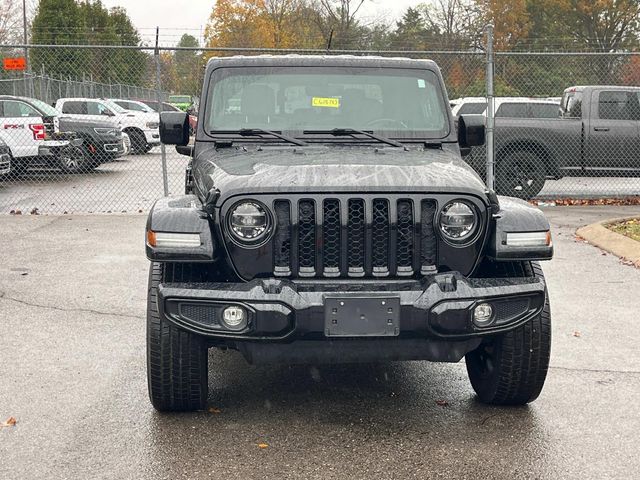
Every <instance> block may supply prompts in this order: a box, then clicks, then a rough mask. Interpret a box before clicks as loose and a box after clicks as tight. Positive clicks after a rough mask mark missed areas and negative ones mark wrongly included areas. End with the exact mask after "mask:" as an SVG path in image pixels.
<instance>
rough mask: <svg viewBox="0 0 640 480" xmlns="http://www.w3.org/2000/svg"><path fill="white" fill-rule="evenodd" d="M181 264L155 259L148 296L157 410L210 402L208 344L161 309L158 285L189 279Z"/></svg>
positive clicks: (149, 359) (152, 395)
mask: <svg viewBox="0 0 640 480" xmlns="http://www.w3.org/2000/svg"><path fill="white" fill-rule="evenodd" d="M184 267H185V266H183V265H180V264H162V263H157V262H153V263H152V264H151V268H150V271H149V292H148V300H147V382H148V386H149V398H150V400H151V403H152V404H153V406H154V407H155V409H156V410H159V411H162V412H185V411H193V410H203V409H204V408H205V407H206V405H207V395H208V371H207V370H208V362H207V352H208V350H207V346H206V343H204V341H203V339H202V338H201V337H198V336H196V335H193V334H191V333H189V332H186V331H184V330H181V329H179V328H177V327H176V326H175V325H173V324H172V323H170V322H168V321H167V319H166V318H164V317H163V316H162V315H160V313H159V312H158V303H157V299H158V285H159V284H160V283H162V282H172V281H188V278H187V277H188V276H189V272H188V269H187V268H184Z"/></svg>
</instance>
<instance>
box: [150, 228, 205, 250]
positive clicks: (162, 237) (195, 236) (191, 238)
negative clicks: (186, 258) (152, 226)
mask: <svg viewBox="0 0 640 480" xmlns="http://www.w3.org/2000/svg"><path fill="white" fill-rule="evenodd" d="M147 244H148V245H149V246H150V247H156V248H198V247H199V246H200V245H202V241H201V240H200V234H199V233H168V232H154V231H153V230H147Z"/></svg>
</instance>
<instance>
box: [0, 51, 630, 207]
mask: <svg viewBox="0 0 640 480" xmlns="http://www.w3.org/2000/svg"><path fill="white" fill-rule="evenodd" d="M24 48H25V47H24V46H20V45H16V46H0V54H1V55H2V56H3V57H17V56H22V55H24V53H23V52H24ZM27 50H28V68H27V70H26V71H25V72H7V71H4V72H0V213H10V212H12V211H13V212H21V213H30V212H34V213H35V212H38V213H64V212H68V213H73V212H77V213H81V212H82V213H84V212H138V211H147V210H148V209H149V208H150V206H151V205H152V204H153V202H154V201H155V199H157V198H158V197H160V196H162V195H164V194H181V193H183V191H184V172H185V168H186V166H187V163H188V161H189V159H188V157H185V156H182V155H179V154H178V153H177V152H176V151H175V149H173V148H168V147H167V148H166V150H165V149H164V147H162V146H161V145H160V140H159V132H158V122H159V114H158V111H159V110H173V109H184V110H188V111H189V113H190V114H191V116H190V119H191V125H192V126H193V127H194V128H195V125H196V122H197V108H198V104H199V98H198V97H199V92H200V88H201V84H202V75H203V71H204V69H203V67H204V65H205V64H206V61H207V60H208V58H210V57H212V56H221V55H225V56H228V55H235V54H242V55H253V54H296V53H298V54H314V53H315V54H341V53H342V54H353V55H363V54H375V55H383V56H395V57H397V56H404V57H411V58H429V59H432V60H434V61H436V62H437V63H438V65H439V66H440V68H441V70H442V72H443V76H444V79H445V82H446V86H447V90H448V94H449V97H450V99H451V100H452V108H453V112H454V113H455V114H460V115H467V114H479V115H485V116H486V115H487V113H488V112H487V109H486V104H487V100H486V97H485V96H486V84H487V78H486V71H487V68H486V64H487V56H486V54H485V53H484V52H481V51H477V52H475V51H474V52H469V51H458V52H426V51H413V52H406V51H381V52H378V51H376V52H372V51H331V52H326V51H321V50H318V51H313V50H274V49H237V50H236V49H187V48H181V49H170V48H159V49H157V50H154V49H152V48H144V47H142V48H132V47H89V46H77V47H69V46H64V47H61V46H57V47H56V46H38V47H34V46H30V47H27ZM493 60H494V63H495V68H494V77H493V83H494V89H495V107H494V113H495V139H494V144H495V149H494V152H495V187H496V188H497V190H498V191H499V193H504V194H509V195H515V196H520V197H523V198H529V199H530V198H537V199H555V198H579V197H588V198H602V197H626V196H632V195H638V194H640V154H639V153H638V152H640V89H638V91H636V90H635V89H634V88H631V87H632V86H633V85H639V84H640V83H639V82H640V55H635V54H606V55H588V54H584V53H580V54H570V53H522V52H520V53H503V52H498V53H496V55H495V58H494V59H493ZM599 85H613V87H597V86H599ZM579 86H581V88H571V87H579ZM595 87H597V88H595ZM567 89H569V90H567ZM159 101H160V102H159ZM561 102H562V103H561ZM466 160H467V161H468V162H469V163H470V164H471V165H472V166H473V167H474V168H475V169H476V171H477V172H478V174H479V175H481V176H482V177H483V178H484V176H485V174H486V163H487V154H486V148H484V147H482V148H475V149H474V150H473V151H472V152H471V154H470V155H468V156H467V157H466Z"/></svg>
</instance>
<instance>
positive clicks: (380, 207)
mask: <svg viewBox="0 0 640 480" xmlns="http://www.w3.org/2000/svg"><path fill="white" fill-rule="evenodd" d="M202 91H203V98H204V101H203V110H202V111H203V116H202V119H201V121H200V124H199V125H198V130H197V132H196V138H195V144H193V145H189V142H190V138H189V125H188V121H187V115H186V113H182V112H163V113H162V114H161V129H160V131H161V135H162V141H163V142H164V143H165V144H169V145H176V149H177V151H178V152H179V153H181V154H184V155H186V156H188V157H189V159H190V160H189V161H190V165H189V168H188V169H187V172H186V177H185V178H186V195H184V196H182V197H172V198H163V199H161V200H158V202H157V203H156V204H155V205H154V207H153V209H152V211H151V212H150V214H149V218H148V222H147V232H146V233H147V236H146V238H147V243H146V252H147V256H148V258H149V259H150V260H151V262H152V263H151V269H150V276H149V289H148V292H149V296H148V310H147V362H148V363H147V372H148V383H149V394H150V398H151V402H152V403H153V405H154V406H155V408H157V409H159V410H194V409H203V408H205V407H206V401H207V390H208V386H209V380H208V372H209V366H208V355H207V349H208V348H209V347H216V348H221V349H235V350H239V351H240V352H241V353H242V354H243V355H244V357H245V358H246V359H247V360H248V361H249V362H253V363H258V364H261V365H262V364H265V363H270V362H279V363H292V364H294V363H295V364H298V363H307V362H308V363H319V362H381V361H390V360H432V361H439V362H458V361H460V360H461V359H462V358H463V357H466V367H467V371H468V374H469V378H470V380H471V385H472V386H473V388H474V389H475V391H476V392H477V394H478V396H479V398H480V400H482V401H483V402H487V403H491V404H499V405H504V404H524V403H527V402H530V401H532V400H534V399H535V398H536V397H537V396H538V394H539V393H540V391H541V389H542V387H543V384H544V380H545V376H546V372H547V367H548V363H549V351H550V341H551V337H550V333H551V317H550V313H549V304H548V297H547V293H546V284H545V281H544V275H543V273H542V270H541V269H540V267H539V265H538V263H536V262H537V261H538V260H547V259H550V258H551V256H552V252H553V248H552V245H551V236H550V231H549V223H548V222H547V220H546V219H545V217H544V215H543V214H542V212H541V211H540V210H538V209H537V208H536V207H534V206H532V205H530V204H528V203H526V202H524V201H521V200H517V199H513V198H508V197H498V196H496V195H495V194H494V193H493V192H491V191H489V190H487V187H486V186H485V185H484V183H483V182H482V180H481V179H480V178H479V177H478V175H476V173H475V172H474V171H473V169H472V168H471V167H469V166H468V165H467V164H466V163H465V162H464V161H463V159H462V158H461V156H460V147H463V148H466V147H470V146H472V145H479V144H481V143H482V142H483V141H484V121H483V119H482V117H481V116H475V117H473V116H471V117H465V116H461V117H460V118H459V120H458V126H459V128H458V133H457V134H456V128H455V125H454V120H453V116H452V115H451V110H450V107H449V104H448V99H447V96H446V92H445V88H444V81H443V79H442V75H441V73H440V70H439V69H438V67H437V66H436V64H435V63H433V62H432V61H428V60H410V59H398V58H380V57H366V56H362V57H353V56H300V57H278V56H257V57H244V56H240V57H227V58H225V57H219V58H213V59H211V60H210V61H209V63H208V65H207V69H206V72H205V80H204V87H203V90H202ZM236 92H237V95H239V98H240V110H241V112H240V114H238V113H236V112H235V111H234V110H232V109H231V108H230V107H231V104H230V102H229V100H230V99H232V98H235V95H236ZM232 95H234V96H233V97H232ZM214 99H215V100H214ZM277 99H287V102H288V103H287V104H286V105H285V107H284V108H281V109H280V110H279V112H278V111H277V110H276V108H277V107H276V106H277V102H276V100H277ZM211 368H220V366H219V365H212V366H211ZM354 381H355V382H357V379H354Z"/></svg>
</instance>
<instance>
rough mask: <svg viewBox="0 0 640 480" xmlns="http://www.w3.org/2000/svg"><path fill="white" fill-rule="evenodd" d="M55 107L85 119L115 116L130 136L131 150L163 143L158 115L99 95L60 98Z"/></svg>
mask: <svg viewBox="0 0 640 480" xmlns="http://www.w3.org/2000/svg"><path fill="white" fill-rule="evenodd" d="M56 109H57V110H60V111H61V112H62V113H63V114H65V115H68V116H72V117H75V118H81V119H83V120H100V119H104V118H113V119H114V120H116V121H117V122H118V124H119V125H120V127H121V129H122V131H123V132H124V133H126V134H127V135H128V136H129V138H130V139H131V152H132V153H133V154H135V155H140V154H144V153H147V152H149V151H150V150H151V149H152V148H153V147H154V146H156V145H160V134H159V132H158V123H159V120H158V115H156V114H153V113H145V112H132V111H129V110H125V109H124V108H122V107H120V106H119V105H117V104H116V103H114V102H112V101H111V100H106V99H99V98H61V99H59V100H58V101H57V102H56Z"/></svg>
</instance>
